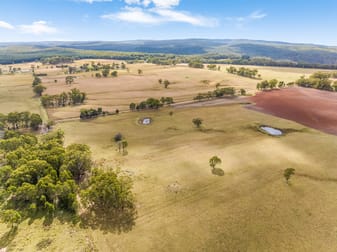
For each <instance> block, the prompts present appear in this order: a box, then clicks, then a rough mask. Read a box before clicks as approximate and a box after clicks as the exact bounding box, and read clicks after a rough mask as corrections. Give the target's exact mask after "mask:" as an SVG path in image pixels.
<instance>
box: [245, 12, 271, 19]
mask: <svg viewBox="0 0 337 252" xmlns="http://www.w3.org/2000/svg"><path fill="white" fill-rule="evenodd" d="M266 16H267V14H266V13H262V12H261V11H254V12H253V13H251V14H250V15H249V16H248V18H250V19H262V18H264V17H266Z"/></svg>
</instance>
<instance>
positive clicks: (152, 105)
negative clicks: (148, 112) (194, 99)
mask: <svg viewBox="0 0 337 252" xmlns="http://www.w3.org/2000/svg"><path fill="white" fill-rule="evenodd" d="M172 103H174V101H173V98H172V97H161V98H160V100H158V99H155V98H148V99H147V100H146V101H142V102H140V103H138V104H136V103H134V102H132V103H130V105H129V108H130V110H131V111H135V110H137V111H138V110H144V109H159V108H160V107H162V106H164V105H169V104H172Z"/></svg>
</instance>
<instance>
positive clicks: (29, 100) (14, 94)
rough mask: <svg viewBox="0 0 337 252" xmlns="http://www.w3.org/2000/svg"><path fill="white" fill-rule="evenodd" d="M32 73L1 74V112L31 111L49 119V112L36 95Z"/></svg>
mask: <svg viewBox="0 0 337 252" xmlns="http://www.w3.org/2000/svg"><path fill="white" fill-rule="evenodd" d="M32 80H33V78H32V75H31V74H28V73H24V74H15V75H7V74H3V75H0V104H1V106H0V113H5V114H7V113H9V112H14V111H18V112H21V111H30V112H32V113H38V114H40V115H41V117H42V118H43V120H44V121H47V114H46V112H45V110H44V108H43V107H42V106H41V103H40V100H39V99H38V98H36V97H34V93H33V90H32Z"/></svg>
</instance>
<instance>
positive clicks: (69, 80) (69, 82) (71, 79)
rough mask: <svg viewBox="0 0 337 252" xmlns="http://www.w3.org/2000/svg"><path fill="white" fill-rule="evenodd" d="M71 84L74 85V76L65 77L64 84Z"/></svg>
mask: <svg viewBox="0 0 337 252" xmlns="http://www.w3.org/2000/svg"><path fill="white" fill-rule="evenodd" d="M72 83H74V76H71V75H69V76H67V77H66V84H68V85H71V84H72Z"/></svg>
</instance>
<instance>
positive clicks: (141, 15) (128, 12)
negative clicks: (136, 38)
mask: <svg viewBox="0 0 337 252" xmlns="http://www.w3.org/2000/svg"><path fill="white" fill-rule="evenodd" d="M102 18H105V19H112V20H120V21H126V22H131V23H143V24H156V23H160V22H161V20H159V19H158V18H157V17H155V16H153V15H151V14H149V13H146V12H144V11H143V9H141V8H131V7H126V8H125V9H124V11H121V12H118V13H113V14H107V15H103V16H102Z"/></svg>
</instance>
